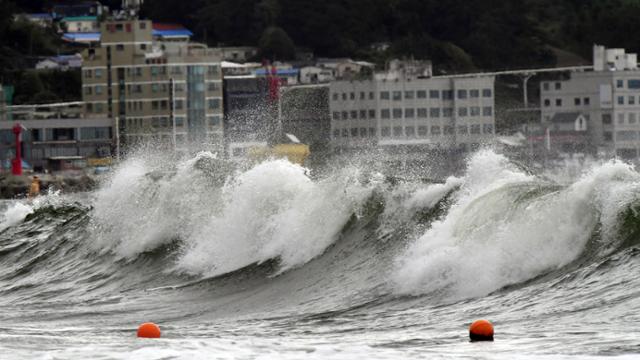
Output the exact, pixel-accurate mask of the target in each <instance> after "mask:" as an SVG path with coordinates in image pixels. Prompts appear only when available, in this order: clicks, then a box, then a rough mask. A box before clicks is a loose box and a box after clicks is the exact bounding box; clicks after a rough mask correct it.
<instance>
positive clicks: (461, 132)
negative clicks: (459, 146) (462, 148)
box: [458, 125, 468, 135]
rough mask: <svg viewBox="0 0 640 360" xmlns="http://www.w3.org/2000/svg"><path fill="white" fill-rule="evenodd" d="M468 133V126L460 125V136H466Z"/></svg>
mask: <svg viewBox="0 0 640 360" xmlns="http://www.w3.org/2000/svg"><path fill="white" fill-rule="evenodd" d="M467 132H468V129H467V125H458V134H461V135H466V134H467Z"/></svg>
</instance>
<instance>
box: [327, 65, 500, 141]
mask: <svg viewBox="0 0 640 360" xmlns="http://www.w3.org/2000/svg"><path fill="white" fill-rule="evenodd" d="M330 94H331V95H330V96H331V100H330V111H331V136H332V145H333V147H334V148H335V149H338V150H340V149H349V148H352V149H353V148H359V147H369V146H379V147H385V146H387V147H398V146H400V147H402V146H411V147H414V148H416V147H417V148H418V149H423V150H428V149H440V150H446V151H448V150H454V151H460V150H462V151H466V150H469V149H475V148H478V147H479V146H480V145H481V144H484V143H488V142H491V141H492V140H493V137H494V132H495V121H494V112H495V109H494V103H495V102H494V78H493V77H492V76H482V77H477V76H476V77H463V76H460V77H455V76H452V77H433V78H422V77H406V76H400V77H390V76H386V75H384V76H376V78H375V79H373V80H366V81H338V82H334V83H332V84H331V87H330ZM418 151H421V150H418Z"/></svg>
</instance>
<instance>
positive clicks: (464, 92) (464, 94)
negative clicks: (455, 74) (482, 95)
mask: <svg viewBox="0 0 640 360" xmlns="http://www.w3.org/2000/svg"><path fill="white" fill-rule="evenodd" d="M466 98H467V90H458V99H466Z"/></svg>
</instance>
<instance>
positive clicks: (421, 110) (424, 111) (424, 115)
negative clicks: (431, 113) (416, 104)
mask: <svg viewBox="0 0 640 360" xmlns="http://www.w3.org/2000/svg"><path fill="white" fill-rule="evenodd" d="M418 117H419V118H422V119H426V118H427V108H419V109H418Z"/></svg>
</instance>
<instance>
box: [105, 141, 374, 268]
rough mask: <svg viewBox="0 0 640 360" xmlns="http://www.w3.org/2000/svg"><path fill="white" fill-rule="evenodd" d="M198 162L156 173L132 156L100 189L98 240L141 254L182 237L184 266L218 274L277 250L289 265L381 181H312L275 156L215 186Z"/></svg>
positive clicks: (321, 243)
mask: <svg viewBox="0 0 640 360" xmlns="http://www.w3.org/2000/svg"><path fill="white" fill-rule="evenodd" d="M202 156H213V155H210V154H209V155H202V154H201V155H200V157H202ZM196 162H197V159H192V160H189V161H186V162H183V163H181V164H180V166H179V168H178V170H177V173H176V174H175V175H170V176H165V177H163V178H161V179H155V180H154V179H153V178H152V177H150V176H149V175H148V173H149V172H150V171H151V170H152V168H153V166H150V165H149V164H148V163H147V162H145V161H143V160H141V159H131V160H130V161H128V162H127V163H125V164H124V165H123V166H122V167H121V168H120V169H119V170H118V171H117V172H116V173H115V175H114V177H113V179H112V180H111V181H110V183H109V184H108V185H107V186H106V187H105V188H103V189H102V190H100V191H99V192H98V193H97V195H96V200H95V211H94V214H93V218H94V222H95V224H96V241H95V246H96V247H97V248H98V249H104V250H113V251H115V252H116V253H117V254H119V255H120V256H122V257H125V258H134V257H135V256H137V255H138V254H139V253H141V252H143V251H148V250H152V249H154V248H157V247H158V246H160V245H162V244H165V243H167V242H170V241H172V240H174V239H177V238H178V239H180V240H181V245H182V255H181V257H180V258H179V259H178V260H177V264H176V266H177V269H179V270H182V271H186V272H189V273H195V274H202V275H205V276H211V275H217V274H222V273H226V272H229V271H233V270H236V269H239V268H241V267H244V266H246V265H249V264H252V263H256V262H263V261H266V260H269V259H274V258H279V259H280V260H281V265H282V267H281V269H282V270H286V269H289V268H291V267H295V266H299V265H301V264H304V263H305V262H307V261H309V260H310V259H312V258H314V257H316V256H318V255H320V254H321V253H322V252H323V251H324V250H325V249H326V248H327V247H328V246H329V245H330V244H332V243H333V242H334V241H335V240H336V239H337V236H338V234H339V232H340V230H341V229H342V227H343V226H344V225H345V224H346V222H347V221H348V220H349V218H350V216H351V214H353V213H354V212H355V211H356V210H357V208H358V207H359V205H360V204H361V203H362V202H363V201H364V200H365V199H366V198H367V197H368V196H369V194H370V193H371V190H370V189H371V187H372V186H374V185H373V184H370V185H368V186H364V185H362V184H360V181H359V180H358V177H359V176H358V173H357V172H350V170H345V171H344V172H343V173H341V174H339V175H336V176H332V177H329V178H326V179H324V180H319V181H312V180H311V179H310V178H309V177H308V176H307V170H306V169H304V168H302V167H300V166H298V165H294V164H291V163H289V162H288V161H285V160H274V161H268V162H265V163H262V164H260V165H257V166H255V167H254V168H252V169H250V170H248V171H246V172H244V173H239V174H237V175H235V176H231V177H230V178H229V179H230V180H229V181H228V182H227V183H226V184H225V185H224V186H222V187H216V186H212V185H211V183H208V181H209V180H210V176H209V175H207V174H205V173H203V172H202V171H199V170H198V169H196V168H194V164H195V163H196Z"/></svg>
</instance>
